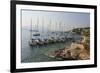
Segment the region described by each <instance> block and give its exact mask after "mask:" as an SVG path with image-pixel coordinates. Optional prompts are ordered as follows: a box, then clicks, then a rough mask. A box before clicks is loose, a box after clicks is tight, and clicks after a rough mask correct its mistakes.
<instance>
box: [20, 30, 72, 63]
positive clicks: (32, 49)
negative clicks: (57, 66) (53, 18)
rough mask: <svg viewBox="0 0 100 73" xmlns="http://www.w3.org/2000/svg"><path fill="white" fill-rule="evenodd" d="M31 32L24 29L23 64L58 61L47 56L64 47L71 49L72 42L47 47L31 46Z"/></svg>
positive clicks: (22, 43)
mask: <svg viewBox="0 0 100 73" xmlns="http://www.w3.org/2000/svg"><path fill="white" fill-rule="evenodd" d="M29 40H30V31H29V30H28V29H22V35H21V62H22V63H30V62H48V61H58V59H54V58H50V57H48V56H47V55H46V54H47V53H49V52H50V51H53V50H57V49H61V48H64V47H70V45H71V43H72V42H71V41H67V42H65V43H53V44H47V45H41V46H39V45H36V46H30V45H29Z"/></svg>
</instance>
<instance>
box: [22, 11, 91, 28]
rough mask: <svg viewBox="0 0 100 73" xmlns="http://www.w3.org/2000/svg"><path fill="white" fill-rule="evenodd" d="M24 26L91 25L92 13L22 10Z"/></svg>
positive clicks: (72, 26) (60, 26) (77, 26)
mask: <svg viewBox="0 0 100 73" xmlns="http://www.w3.org/2000/svg"><path fill="white" fill-rule="evenodd" d="M21 15H22V27H30V26H31V24H32V28H33V29H41V28H43V29H45V30H47V29H49V30H71V29H73V28H79V27H89V26H90V13H82V12H81V13H80V12H61V11H60V12H56V11H35V10H22V12H21Z"/></svg>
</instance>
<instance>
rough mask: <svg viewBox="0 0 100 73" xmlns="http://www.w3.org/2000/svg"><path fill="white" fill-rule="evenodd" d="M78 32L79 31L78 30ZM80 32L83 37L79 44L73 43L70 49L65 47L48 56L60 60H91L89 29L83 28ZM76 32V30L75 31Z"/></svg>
mask: <svg viewBox="0 0 100 73" xmlns="http://www.w3.org/2000/svg"><path fill="white" fill-rule="evenodd" d="M77 30H78V29H77ZM80 30H81V31H80V32H78V33H80V34H81V35H82V39H81V40H80V41H79V42H72V43H71V46H70V47H64V48H61V49H58V50H55V51H51V52H49V53H48V54H46V55H47V56H48V57H51V58H56V59H59V60H88V59H90V37H89V34H90V33H89V28H86V29H85V28H84V29H83V28H82V29H80ZM75 32H76V30H75Z"/></svg>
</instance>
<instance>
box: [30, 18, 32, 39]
mask: <svg viewBox="0 0 100 73" xmlns="http://www.w3.org/2000/svg"><path fill="white" fill-rule="evenodd" d="M30 30H31V31H30V39H32V18H31V24H30Z"/></svg>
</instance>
